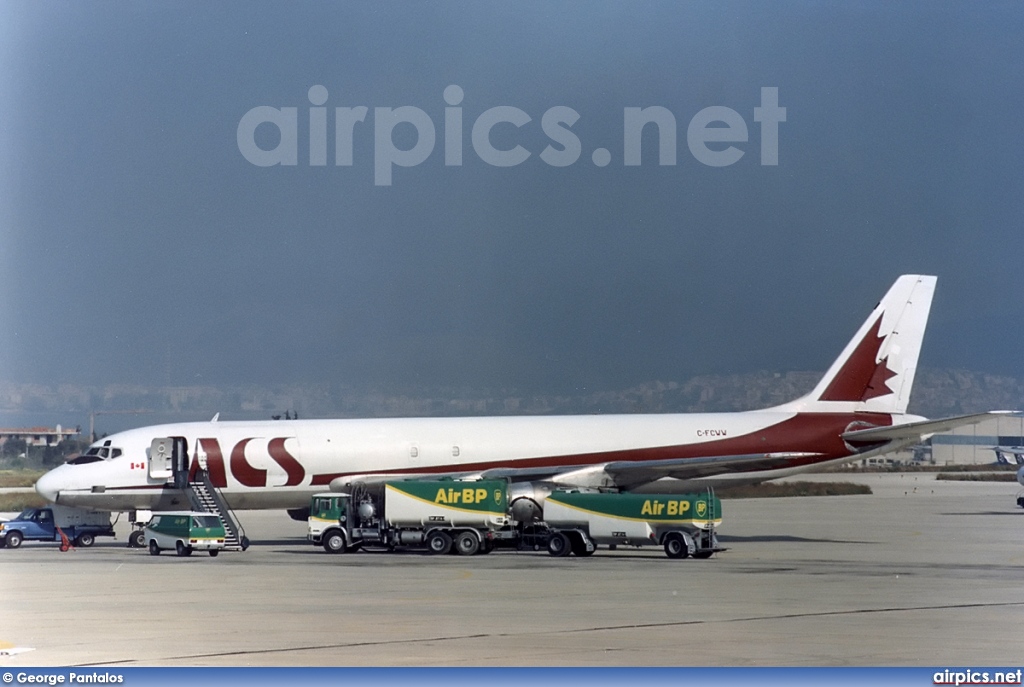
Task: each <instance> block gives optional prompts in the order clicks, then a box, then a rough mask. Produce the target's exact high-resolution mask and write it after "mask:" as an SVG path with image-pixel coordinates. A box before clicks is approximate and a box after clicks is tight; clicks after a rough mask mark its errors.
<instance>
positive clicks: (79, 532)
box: [0, 506, 114, 549]
mask: <svg viewBox="0 0 1024 687" xmlns="http://www.w3.org/2000/svg"><path fill="white" fill-rule="evenodd" d="M58 528H59V529H60V531H62V532H64V535H65V536H66V537H67V538H68V539H69V540H70V541H71V542H72V543H74V545H75V546H92V545H93V544H94V543H95V542H96V537H113V536H114V526H113V525H111V524H110V514H109V513H98V512H96V511H87V510H81V509H79V508H62V507H60V506H50V507H47V508H26V509H25V510H23V511H22V512H21V514H20V515H18V517H16V518H15V519H14V520H7V521H5V522H0V548H4V547H6V548H8V549H16V548H18V547H19V546H21V542H23V541H25V540H28V541H61V537H60V531H58Z"/></svg>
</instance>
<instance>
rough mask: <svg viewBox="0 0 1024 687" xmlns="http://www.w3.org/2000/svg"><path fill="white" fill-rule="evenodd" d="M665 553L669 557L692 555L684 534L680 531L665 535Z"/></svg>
mask: <svg viewBox="0 0 1024 687" xmlns="http://www.w3.org/2000/svg"><path fill="white" fill-rule="evenodd" d="M665 555H666V556H668V557H669V558H686V557H687V556H688V555H690V551H689V548H688V547H687V546H686V540H685V539H683V535H681V534H679V533H678V532H669V533H668V534H666V535H665Z"/></svg>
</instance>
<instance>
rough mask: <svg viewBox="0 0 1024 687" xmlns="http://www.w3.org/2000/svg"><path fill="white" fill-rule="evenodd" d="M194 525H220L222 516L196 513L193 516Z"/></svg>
mask: <svg viewBox="0 0 1024 687" xmlns="http://www.w3.org/2000/svg"><path fill="white" fill-rule="evenodd" d="M192 527H220V518H218V517H217V516H216V515H196V516H193V518H192Z"/></svg>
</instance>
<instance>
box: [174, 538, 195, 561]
mask: <svg viewBox="0 0 1024 687" xmlns="http://www.w3.org/2000/svg"><path fill="white" fill-rule="evenodd" d="M174 550H175V551H176V552H177V554H178V555H179V556H183V557H184V556H191V555H192V547H191V546H185V542H183V541H177V542H175V544H174Z"/></svg>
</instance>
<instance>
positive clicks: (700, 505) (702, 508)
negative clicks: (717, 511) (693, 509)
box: [697, 501, 708, 518]
mask: <svg viewBox="0 0 1024 687" xmlns="http://www.w3.org/2000/svg"><path fill="white" fill-rule="evenodd" d="M707 512H708V504H707V501H698V502H697V516H698V517H701V518H703V517H704V516H705V515H707Z"/></svg>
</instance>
